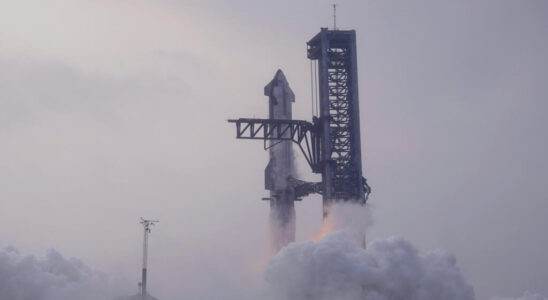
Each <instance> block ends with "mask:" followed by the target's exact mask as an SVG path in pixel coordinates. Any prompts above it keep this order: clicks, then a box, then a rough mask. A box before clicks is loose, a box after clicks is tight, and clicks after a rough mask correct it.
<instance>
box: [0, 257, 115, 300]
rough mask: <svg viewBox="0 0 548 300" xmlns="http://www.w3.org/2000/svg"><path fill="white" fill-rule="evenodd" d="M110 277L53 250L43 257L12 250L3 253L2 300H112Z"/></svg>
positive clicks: (0, 277) (0, 263)
mask: <svg viewBox="0 0 548 300" xmlns="http://www.w3.org/2000/svg"><path fill="white" fill-rule="evenodd" d="M112 296H113V295H112V288H111V286H110V285H109V282H108V280H107V277H106V276H105V275H104V274H102V273H100V272H97V271H95V270H92V269H91V268H89V267H87V266H86V265H84V264H83V263H82V262H81V261H79V260H77V259H72V258H71V259H66V258H64V257H63V256H62V255H61V254H59V253H58V252H57V251H55V250H53V249H49V250H47V251H46V254H45V256H44V257H40V258H36V257H34V256H25V255H22V254H20V253H19V251H17V250H16V249H15V248H13V247H7V248H4V249H0V299H2V300H103V299H112V298H113V297H112Z"/></svg>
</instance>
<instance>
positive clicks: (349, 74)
mask: <svg viewBox="0 0 548 300" xmlns="http://www.w3.org/2000/svg"><path fill="white" fill-rule="evenodd" d="M307 45H308V49H307V56H308V58H309V59H310V60H312V61H313V62H317V64H316V65H317V67H316V69H315V72H313V73H315V74H317V81H318V82H316V86H317V93H316V94H317V95H318V97H317V98H318V102H319V105H318V106H319V112H318V116H317V117H316V116H313V118H312V122H308V121H304V120H292V119H291V118H272V116H271V118H270V119H249V118H240V119H236V120H229V122H231V123H235V124H236V138H239V139H255V140H263V141H264V142H265V145H266V141H278V142H280V141H292V142H293V143H295V144H297V145H298V147H299V149H300V150H301V152H302V153H303V155H304V157H305V159H306V161H307V162H308V164H309V165H310V167H311V169H312V172H314V173H320V174H322V182H319V183H312V182H305V181H302V180H298V179H296V178H293V177H292V176H288V177H284V178H281V177H280V178H278V179H281V180H287V184H288V188H289V190H291V191H292V193H294V196H295V197H294V198H295V199H298V198H300V197H303V196H306V195H309V194H312V193H319V194H321V195H322V197H323V211H324V217H325V216H326V215H327V213H328V211H329V206H330V204H331V203H332V202H335V201H350V202H355V203H359V204H362V205H363V204H365V202H366V201H367V197H368V195H369V193H370V192H371V189H370V188H369V186H368V185H367V181H366V180H365V178H364V177H363V175H362V157H361V140H360V108H359V96H358V59H357V52H356V32H355V31H354V30H338V29H334V30H328V29H327V28H322V29H321V31H320V32H319V33H318V34H316V35H315V36H314V37H313V38H312V39H311V40H310V41H309V42H308V43H307ZM314 82H315V81H314ZM313 86H314V84H313ZM312 94H313V95H314V88H313V92H312ZM313 98H314V97H313ZM313 107H314V105H313Z"/></svg>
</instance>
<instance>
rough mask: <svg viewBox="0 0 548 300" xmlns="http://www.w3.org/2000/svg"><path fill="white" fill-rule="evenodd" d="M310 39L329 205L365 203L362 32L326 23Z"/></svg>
mask: <svg viewBox="0 0 548 300" xmlns="http://www.w3.org/2000/svg"><path fill="white" fill-rule="evenodd" d="M307 45H308V53H307V55H308V58H309V59H311V60H316V61H317V64H316V65H317V68H318V70H317V72H318V81H319V82H318V89H319V108H320V111H319V123H320V125H319V126H320V132H319V135H320V136H321V137H320V139H321V145H320V153H321V158H320V165H321V166H320V167H321V174H322V182H323V185H324V190H323V201H324V208H326V207H327V206H329V203H330V202H332V201H352V202H359V203H365V201H366V199H367V195H368V194H369V187H368V186H367V183H366V180H365V178H363V176H362V161H361V141H360V109H359V96H358V61H357V53H356V32H355V31H354V30H328V29H327V28H322V29H321V31H320V32H319V33H318V34H317V35H316V36H314V37H313V38H312V39H311V40H310V41H309V42H308V43H307ZM324 213H325V210H324Z"/></svg>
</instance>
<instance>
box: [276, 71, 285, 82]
mask: <svg viewBox="0 0 548 300" xmlns="http://www.w3.org/2000/svg"><path fill="white" fill-rule="evenodd" d="M274 79H277V80H283V81H287V80H286V79H285V74H284V72H283V71H282V70H281V69H278V71H276V75H274Z"/></svg>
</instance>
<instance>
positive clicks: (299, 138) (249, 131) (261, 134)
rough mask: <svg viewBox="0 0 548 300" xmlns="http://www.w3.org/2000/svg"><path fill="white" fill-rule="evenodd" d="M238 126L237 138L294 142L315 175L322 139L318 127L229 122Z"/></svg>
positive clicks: (270, 121)
mask: <svg viewBox="0 0 548 300" xmlns="http://www.w3.org/2000/svg"><path fill="white" fill-rule="evenodd" d="M228 122H230V123H235V124H236V138H238V139H251V140H263V141H292V142H294V143H296V144H297V145H298V146H299V148H300V149H301V151H302V153H303V155H304V157H305V159H306V161H307V162H308V164H309V165H310V167H311V168H312V171H313V172H315V173H321V169H320V166H319V158H320V140H319V139H320V137H319V134H318V132H317V131H318V130H317V126H316V125H315V124H312V123H310V122H308V121H302V120H276V119H249V118H240V119H235V120H228Z"/></svg>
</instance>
